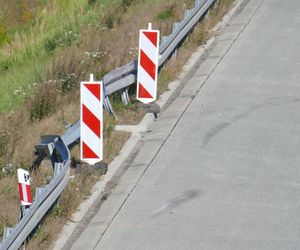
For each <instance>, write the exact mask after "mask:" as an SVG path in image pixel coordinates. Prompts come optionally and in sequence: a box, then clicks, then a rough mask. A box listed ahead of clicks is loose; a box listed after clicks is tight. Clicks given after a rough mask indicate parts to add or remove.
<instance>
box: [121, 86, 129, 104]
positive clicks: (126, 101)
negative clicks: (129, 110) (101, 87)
mask: <svg viewBox="0 0 300 250" xmlns="http://www.w3.org/2000/svg"><path fill="white" fill-rule="evenodd" d="M121 98H122V102H123V104H124V105H126V106H127V105H128V104H129V95H128V89H127V88H126V89H124V90H123V91H122V94H121Z"/></svg>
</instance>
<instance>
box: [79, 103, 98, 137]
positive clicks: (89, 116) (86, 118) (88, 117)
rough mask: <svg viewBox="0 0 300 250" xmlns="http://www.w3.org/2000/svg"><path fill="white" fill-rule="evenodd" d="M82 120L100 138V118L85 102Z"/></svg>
mask: <svg viewBox="0 0 300 250" xmlns="http://www.w3.org/2000/svg"><path fill="white" fill-rule="evenodd" d="M82 120H83V122H84V123H85V124H86V125H87V126H88V127H89V128H90V129H91V130H92V131H93V132H94V133H95V134H96V135H97V136H98V137H99V138H100V136H101V134H100V133H101V132H100V131H101V123H100V120H98V118H97V117H96V116H95V115H94V114H93V113H92V112H91V111H90V110H89V109H88V108H87V107H86V106H85V105H84V104H82Z"/></svg>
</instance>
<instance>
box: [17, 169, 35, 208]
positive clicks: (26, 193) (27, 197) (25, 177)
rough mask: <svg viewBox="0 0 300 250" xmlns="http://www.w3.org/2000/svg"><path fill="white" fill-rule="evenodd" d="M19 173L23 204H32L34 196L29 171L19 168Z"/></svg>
mask: <svg viewBox="0 0 300 250" xmlns="http://www.w3.org/2000/svg"><path fill="white" fill-rule="evenodd" d="M17 173H18V181H19V190H20V199H21V205H22V206H30V205H31V204H32V196H31V192H30V178H29V172H28V171H26V170H24V169H22V168H19V169H18V170H17Z"/></svg>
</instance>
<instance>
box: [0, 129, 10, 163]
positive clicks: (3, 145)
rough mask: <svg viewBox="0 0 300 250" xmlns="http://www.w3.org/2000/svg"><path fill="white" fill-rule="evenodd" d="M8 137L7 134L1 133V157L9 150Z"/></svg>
mask: <svg viewBox="0 0 300 250" xmlns="http://www.w3.org/2000/svg"><path fill="white" fill-rule="evenodd" d="M7 142H8V141H7V137H6V135H5V134H4V133H3V134H0V158H1V157H2V156H3V155H5V154H6V152H7Z"/></svg>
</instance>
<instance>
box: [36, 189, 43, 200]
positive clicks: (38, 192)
mask: <svg viewBox="0 0 300 250" xmlns="http://www.w3.org/2000/svg"><path fill="white" fill-rule="evenodd" d="M43 190H44V188H41V187H37V188H35V196H34V200H37V199H38V198H39V195H40V194H41V193H42V192H43Z"/></svg>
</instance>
